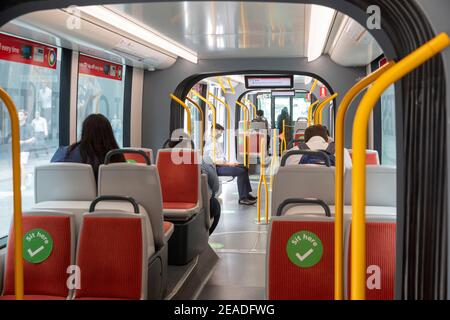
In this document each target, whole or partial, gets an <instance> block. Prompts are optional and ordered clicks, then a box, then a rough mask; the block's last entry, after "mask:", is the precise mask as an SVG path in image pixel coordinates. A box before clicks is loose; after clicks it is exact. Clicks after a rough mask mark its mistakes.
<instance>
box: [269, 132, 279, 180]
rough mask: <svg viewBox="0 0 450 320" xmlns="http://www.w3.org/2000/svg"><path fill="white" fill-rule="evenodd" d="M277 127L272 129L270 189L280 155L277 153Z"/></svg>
mask: <svg viewBox="0 0 450 320" xmlns="http://www.w3.org/2000/svg"><path fill="white" fill-rule="evenodd" d="M277 141H278V138H277V129H272V159H271V161H270V170H269V172H270V182H269V185H270V189H272V186H273V176H274V174H275V166H276V165H277V164H278V155H277Z"/></svg>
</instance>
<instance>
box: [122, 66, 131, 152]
mask: <svg viewBox="0 0 450 320" xmlns="http://www.w3.org/2000/svg"><path fill="white" fill-rule="evenodd" d="M132 89H133V67H131V66H128V65H127V66H126V68H125V82H124V88H123V90H124V96H123V141H122V142H123V146H124V147H129V146H130V145H131V96H132Z"/></svg>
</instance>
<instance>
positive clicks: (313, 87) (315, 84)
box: [309, 79, 319, 95]
mask: <svg viewBox="0 0 450 320" xmlns="http://www.w3.org/2000/svg"><path fill="white" fill-rule="evenodd" d="M318 82H319V80H317V79H314V82H313V85H312V86H311V89H309V93H310V94H311V95H312V93H313V92H314V89H315V88H316V86H317V83H318Z"/></svg>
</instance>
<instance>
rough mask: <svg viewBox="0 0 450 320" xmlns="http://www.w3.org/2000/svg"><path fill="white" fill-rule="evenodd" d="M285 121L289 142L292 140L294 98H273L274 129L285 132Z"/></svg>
mask: <svg viewBox="0 0 450 320" xmlns="http://www.w3.org/2000/svg"><path fill="white" fill-rule="evenodd" d="M283 119H284V120H285V124H286V138H287V141H290V140H291V139H292V130H291V129H290V127H291V126H292V98H291V97H274V96H272V128H275V129H278V131H279V132H280V133H282V132H283V128H282V127H283Z"/></svg>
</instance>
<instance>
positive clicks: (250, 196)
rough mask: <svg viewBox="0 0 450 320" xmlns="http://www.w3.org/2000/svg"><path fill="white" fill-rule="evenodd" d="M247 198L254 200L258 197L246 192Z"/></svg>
mask: <svg viewBox="0 0 450 320" xmlns="http://www.w3.org/2000/svg"><path fill="white" fill-rule="evenodd" d="M247 199H249V200H252V201H253V200H254V201H256V199H258V197H254V196H252V195H251V194H248V196H247Z"/></svg>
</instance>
